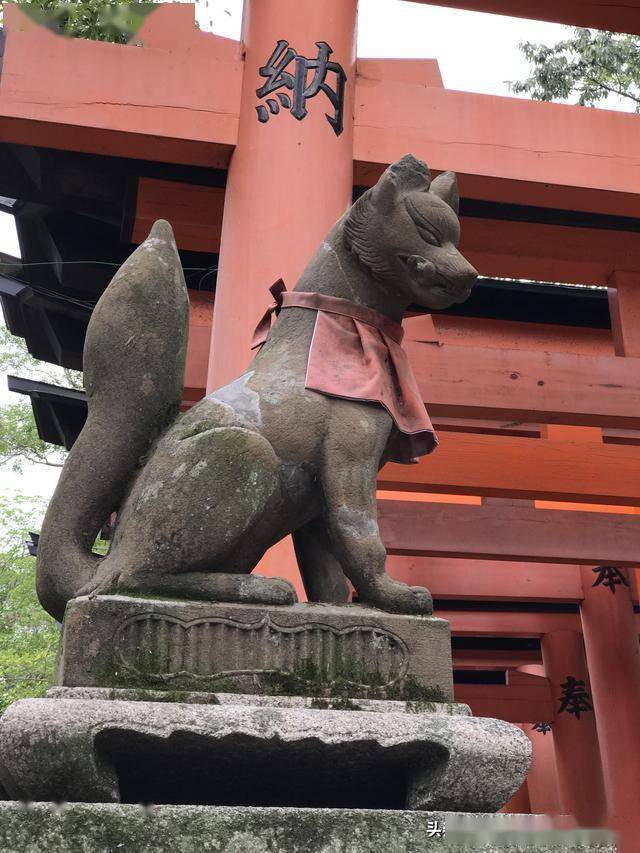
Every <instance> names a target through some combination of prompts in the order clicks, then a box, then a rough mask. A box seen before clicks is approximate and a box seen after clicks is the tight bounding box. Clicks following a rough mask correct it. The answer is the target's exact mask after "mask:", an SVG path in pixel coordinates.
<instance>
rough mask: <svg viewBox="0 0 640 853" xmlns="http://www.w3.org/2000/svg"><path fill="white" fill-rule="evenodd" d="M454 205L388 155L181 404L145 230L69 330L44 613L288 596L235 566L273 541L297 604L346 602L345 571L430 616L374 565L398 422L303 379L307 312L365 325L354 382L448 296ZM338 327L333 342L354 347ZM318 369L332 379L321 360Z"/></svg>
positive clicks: (181, 362) (364, 590) (171, 267)
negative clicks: (382, 484) (96, 597)
mask: <svg viewBox="0 0 640 853" xmlns="http://www.w3.org/2000/svg"><path fill="white" fill-rule="evenodd" d="M457 210H458V194H457V189H456V181H455V175H453V174H452V173H450V172H447V173H444V174H442V175H440V176H439V177H437V178H435V179H434V180H432V179H431V176H430V174H429V170H428V169H427V167H426V165H425V164H424V163H423V162H421V161H419V160H416V159H415V158H414V157H412V156H411V155H407V156H405V157H403V158H402V159H401V160H399V161H398V162H397V163H394V164H393V165H392V166H390V167H389V168H388V169H387V170H386V172H384V174H383V175H382V177H381V178H380V180H379V181H378V183H377V185H376V186H374V187H373V188H371V189H369V190H368V191H367V192H366V193H365V194H364V195H363V196H362V197H361V198H360V199H359V200H358V201H357V202H356V203H355V204H354V205H353V207H352V208H351V209H350V210H348V211H347V213H346V214H345V215H344V216H343V217H342V218H341V219H340V220H339V221H338V222H337V223H336V225H335V226H334V227H333V228H332V229H331V231H330V232H329V234H328V235H327V237H326V238H325V241H324V242H323V243H322V245H321V246H320V247H319V249H318V250H317V252H316V254H315V255H314V257H313V258H312V259H311V261H310V263H309V265H308V266H307V268H306V269H305V271H304V272H303V274H302V277H301V278H300V280H299V282H298V283H297V285H296V287H295V289H294V291H293V292H292V293H290V294H285V297H289V300H287V299H286V298H285V299H283V298H282V295H280V302H281V304H282V310H281V312H280V313H279V316H278V319H277V322H276V323H275V325H274V326H273V328H272V329H271V331H270V333H269V335H268V339H267V341H266V344H265V345H264V346H263V347H262V349H261V350H260V351H259V352H258V353H257V354H256V356H255V358H254V359H253V362H252V363H251V365H250V366H249V368H248V369H247V371H246V372H245V373H244V374H243V375H242V376H240V377H239V378H238V379H236V380H235V381H233V382H231V383H230V384H229V385H227V386H225V387H224V388H221V389H219V390H218V391H215V392H213V393H212V394H209V395H208V396H207V397H205V398H204V399H202V400H201V401H200V402H199V403H197V405H195V406H194V407H193V408H192V409H190V410H189V411H188V412H187V413H186V414H184V415H181V416H178V406H179V403H180V400H181V396H182V383H183V374H184V366H185V353H186V342H187V333H188V298H187V291H186V287H185V283H184V278H183V275H182V270H181V267H180V262H179V258H178V255H177V252H176V248H175V243H174V240H173V233H172V231H171V228H170V226H169V225H168V224H167V223H166V222H163V221H159V222H156V224H155V225H154V226H153V229H152V231H151V234H150V235H149V237H148V239H147V240H146V241H145V242H144V243H143V244H142V245H141V246H140V247H139V248H138V249H137V250H136V251H135V252H134V253H133V255H132V256H131V257H130V258H129V260H128V261H127V262H126V263H125V264H124V265H123V266H122V267H121V269H120V270H119V271H118V272H117V273H116V275H115V277H114V279H113V281H112V282H111V284H110V285H109V287H108V288H107V290H106V291H105V293H104V295H103V296H102V298H101V299H100V301H99V302H98V304H97V306H96V308H95V310H94V312H93V316H92V318H91V322H90V324H89V329H88V332H87V338H86V344H85V350H84V371H85V372H84V377H85V386H86V391H87V397H88V402H89V415H88V419H87V422H86V425H85V427H84V429H83V430H82V433H81V434H80V436H79V438H78V440H77V441H76V443H75V445H74V447H73V449H72V451H71V453H70V454H69V457H68V459H67V461H66V463H65V466H64V469H63V471H62V475H61V477H60V482H59V484H58V487H57V489H56V492H55V494H54V496H53V498H52V500H51V503H50V505H49V509H48V511H47V515H46V518H45V521H44V526H43V529H42V532H41V536H40V542H39V548H38V563H37V589H38V595H39V597H40V601H41V603H42V605H43V606H44V608H45V609H46V610H47V611H48V612H49V613H51V614H52V615H53V616H55V617H56V618H57V619H61V618H62V616H63V614H64V609H65V605H66V603H67V601H69V599H71V598H73V597H75V596H78V595H86V594H89V595H93V594H98V593H101V594H105V593H116V592H127V591H129V592H135V593H137V594H149V595H151V594H157V595H165V596H173V597H180V598H195V599H209V600H217V601H244V602H247V601H248V602H251V601H254V602H263V603H269V604H288V603H291V602H293V601H295V592H294V590H293V587H292V586H291V584H290V583H289V582H287V581H285V580H282V579H279V578H266V577H261V576H258V575H252V574H251V571H252V569H253V568H254V567H255V565H256V564H257V562H258V561H259V559H260V557H261V556H262V555H263V553H264V552H265V551H266V549H267V548H269V547H270V546H271V545H273V544H274V543H275V542H277V541H278V540H280V539H282V538H283V537H284V536H286V535H287V534H290V533H291V534H293V540H294V545H295V550H296V555H297V559H298V563H299V566H300V570H301V573H302V577H303V580H304V584H305V588H306V591H307V594H308V597H309V599H310V600H311V601H322V602H333V603H343V602H346V601H347V600H348V584H347V583H346V580H345V576H346V578H348V579H349V580H350V581H351V583H352V584H353V587H354V588H355V590H356V593H357V596H358V599H359V601H360V602H361V603H364V604H369V605H372V606H375V607H378V608H381V609H383V610H388V611H395V612H400V613H430V612H431V610H432V601H431V596H430V594H429V593H428V591H427V590H425V589H423V588H421V587H410V586H407V585H405V584H402V583H398V582H396V581H394V580H392V579H391V578H390V577H389V576H388V575H387V574H386V572H385V557H386V552H385V548H384V545H383V544H382V541H381V539H380V536H379V533H378V526H377V523H376V493H375V489H376V475H377V473H378V470H379V468H380V467H381V465H382V464H384V462H385V461H386V460H387V459H389V458H400V459H401V461H405V460H404V459H402V458H401V457H398V455H397V453H396V454H395V455H394V450H393V448H394V447H396V448H397V446H398V445H397V439H398V435H399V433H398V426H397V423H398V420H397V419H396V420H394V418H393V417H392V414H393V412H392V411H391V407H390V405H386V404H384V400H383V399H382V397H380V396H376V394H377V391H375V390H374V393H372V396H370V397H367V395H366V394H365V395H364V396H363V395H360V397H359V398H358V399H350V397H352V396H357V395H351V394H350V391H349V387H348V386H349V377H350V375H351V374H350V366H349V364H346V363H345V365H344V368H345V374H344V381H343V386H344V388H345V390H344V395H343V396H331V394H330V393H322V392H320V391H318V390H313V389H312V388H310V387H309V382H308V373H309V372H310V369H311V363H310V348H311V347H312V339H313V338H314V330H316V319H317V318H318V316H319V315H325V314H326V316H327V317H329V318H333V319H334V320H335V319H336V317H338V318H339V319H340V318H341V321H343V322H346V323H347V324H349V323H351V324H352V326H353V328H352V329H351V332H350V334H351V333H352V332H353V330H354V329H355V328H356V327H357V328H360V329H366V334H365V333H364V332H363V335H365V337H366V335H368V336H369V338H370V341H369V339H367V340H368V342H366V343H365V356H366V357H364V358H361V359H360V363H359V364H354V365H352V366H353V371H355V374H356V375H357V374H358V371H361V370H362V369H363V363H364V362H365V361H370V360H371V359H370V356H371V354H372V353H373V352H374V350H376V348H377V355H376V357H377V358H378V362H376V363H377V364H379V365H383V366H385V365H388V362H389V355H390V354H391V355H392V356H393V352H392V350H393V349H394V348H395V350H396V353H395V355H396V356H397V357H398V358H399V357H400V355H404V354H403V353H400V354H398V352H397V350H399V349H400V347H399V345H398V337H396V338H395V339H394V341H391V340H390V339H391V338H393V337H394V335H395V334H396V332H397V331H398V330H399V329H400V327H399V325H398V324H399V323H400V321H401V319H402V316H403V313H404V311H405V310H406V308H407V307H408V306H409V305H410V304H419V305H422V306H425V307H427V308H434V309H435V308H445V307H447V306H449V305H451V304H453V303H457V302H462V301H463V300H464V299H466V298H467V296H468V295H469V293H470V291H471V288H472V286H473V284H474V282H475V279H476V275H477V274H476V271H475V270H474V269H473V267H472V266H471V265H470V264H469V263H468V262H467V261H466V260H465V258H464V257H463V256H462V255H461V254H460V252H459V251H458V249H457V248H456V247H457V244H458V240H459V236H460V228H459V223H458V217H457ZM276 295H277V294H276ZM303 297H304V299H303ZM296 300H298V304H296ZM305 300H306V302H305ZM314 300H315V301H314ZM300 302H302V303H304V304H299V303H300ZM312 305H316V306H317V307H318V310H314V309H313V308H312V307H311V306H312ZM327 306H329V307H328V308H327ZM336 306H337V307H336ZM341 306H342V307H341ZM325 309H326V311H325ZM327 312H328V313H327ZM331 312H333V313H331ZM341 312H342V314H341ZM345 317H346V320H345V319H344V318H345ZM353 317H357V318H358V319H356V320H354V319H352V318H353ZM328 328H329V327H328ZM347 331H349V330H347ZM318 334H319V333H318ZM340 334H341V333H340V329H339V330H338V335H339V336H338V338H337V341H338V349H340V344H341V341H342V337H340ZM400 335H401V331H400ZM376 336H377V337H376ZM343 337H344V341H345V346H346V344H347V343H348V341H351V340H354V338H353V335H351V337H349V335H348V334H347V332H345V334H344V336H343ZM356 337H357V336H356ZM318 339H319V338H318ZM385 341H387V343H388V344H389V346H388V347H386V345H385V344H384V342H385ZM347 349H348V347H347ZM334 350H335V348H334ZM380 353H382V354H380ZM327 370H328V372H329V373H331V371H333V372H334V373H335V371H336V370H337V371H338V376H337V380H338V381H340V353H338V354H336V352H335V351H334V352H333V360H332V362H331V363H330V364H328V365H327ZM315 372H316V374H318V373H320V374H322V373H323V365H322V364H320V368H319V369H318V365H317V364H316V367H315ZM400 372H402V365H400ZM375 378H376V377H375V370H374V380H375ZM400 378H401V377H400ZM410 379H411V381H413V382H414V385H413V386H412V387H413V388H415V381H414V380H413V379H412V377H410ZM383 380H384V377H382V379H381V383H382V384H384V381H383ZM397 381H398V377H397V376H396V377H395V378H394V380H393V382H392V383H391V385H394V383H395V385H397ZM373 384H374V385H375V381H374V382H373ZM409 384H411V383H409ZM395 385H394V387H395ZM396 390H397V388H396ZM367 400H369V401H367ZM381 402H382V403H383V404H381ZM404 402H406V401H403V400H402V399H400V402H399V404H398V405H399V408H402V407H403V405H404ZM413 402H415V401H413ZM411 403H412V401H411V400H409V401H408V404H411ZM420 406H422V403H421V401H420ZM409 409H410V405H409ZM422 409H423V412H424V407H423V406H422ZM424 417H425V418H426V412H424ZM427 423H428V419H427ZM405 437H406V436H405ZM431 438H432V437H431ZM434 443H435V441H434V440H433V438H432V441H431V446H430V447H429V448H428V449H431V448H432V447H433V445H434ZM419 452H421V453H424V452H427V450H425V449H421V450H419ZM406 461H409V460H408V459H407V460H406ZM113 511H117V524H116V528H115V532H114V535H113V539H112V542H111V547H110V550H109V553H108V554H107V555H106V556H104V557H99V556H97V555H95V554H93V553H92V543H93V542H94V540H95V537H96V535H97V533H98V531H99V529H100V527H101V525H102V524H103V523H104V521H105V519H106V518H107V517H108V516H109V514H110V513H111V512H113Z"/></svg>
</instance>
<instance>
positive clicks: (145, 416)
mask: <svg viewBox="0 0 640 853" xmlns="http://www.w3.org/2000/svg"><path fill="white" fill-rule="evenodd" d="M188 324H189V299H188V295H187V289H186V285H185V281H184V276H183V273H182V267H181V265H180V259H179V257H178V252H177V250H176V244H175V241H174V238H173V231H172V229H171V226H170V225H169V223H168V222H165V221H163V220H159V221H158V222H156V223H155V225H154V226H153V228H152V229H151V233H150V234H149V236H148V238H147V239H146V240H145V242H144V243H142V245H141V246H139V247H138V249H136V251H135V252H134V253H133V254H132V255H131V257H130V258H129V259H128V260H127V261H126V262H125V263H124V264H123V265H122V266H121V267H120V269H119V270H118V272H117V273H116V274H115V276H114V278H113V279H112V281H111V283H110V284H109V286H108V288H107V289H106V290H105V292H104V294H103V295H102V297H101V298H100V300H99V302H98V304H97V305H96V307H95V309H94V311H93V314H92V316H91V321H90V323H89V327H88V330H87V337H86V341H85V346H84V355H83V369H84V384H85V389H86V392H87V400H88V405H89V414H88V417H87V421H86V424H85V426H84V428H83V430H82V432H81V433H80V435H79V436H78V439H77V441H76V442H75V444H74V446H73V448H72V449H71V452H70V453H69V456H68V458H67V460H66V462H65V465H64V468H63V470H62V473H61V476H60V480H59V482H58V486H57V488H56V490H55V493H54V495H53V497H52V499H51V502H50V504H49V508H48V510H47V513H46V516H45V519H44V523H43V527H42V531H41V535H40V541H39V543H38V561H37V591H38V597H39V599H40V602H41V604H42V606H43V607H44V609H45V610H47V611H48V612H49V613H50V614H51V615H52V616H54V617H55V618H56V619H58V620H61V619H62V617H63V615H64V609H65V606H66V604H67V602H68V601H69V599H70V598H73V596H74V595H75V594H76V593H77V591H78V590H79V589H80V588H81V587H82V586H84V585H85V584H86V583H87V582H88V581H89V580H90V579H91V576H92V575H93V573H94V572H95V571H96V569H97V563H98V561H99V560H100V557H97V556H96V555H95V554H93V553H92V546H93V543H94V541H95V538H96V536H97V534H98V532H99V530H100V528H101V527H102V525H103V524H104V522H105V521H106V520H107V518H108V517H109V514H110V513H111V512H113V511H116V510H117V509H118V508H119V506H120V504H121V502H122V499H123V496H124V495H125V493H126V491H127V488H128V486H129V485H130V483H131V480H132V478H133V476H134V474H135V472H136V469H137V468H138V467H139V466H140V464H141V461H142V458H143V457H144V455H145V454H146V453H147V451H148V450H149V447H150V445H151V443H152V442H153V440H154V439H155V438H156V437H157V436H158V435H159V434H160V433H161V432H162V431H163V430H164V429H166V427H167V426H168V425H169V423H171V422H172V421H173V420H174V419H175V417H176V415H177V413H178V408H179V405H180V401H181V399H182V390H183V380H184V369H185V362H186V350H187V337H188Z"/></svg>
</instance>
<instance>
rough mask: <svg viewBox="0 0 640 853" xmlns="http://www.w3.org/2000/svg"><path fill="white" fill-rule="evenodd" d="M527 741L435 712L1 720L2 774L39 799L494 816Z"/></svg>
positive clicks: (108, 710)
mask: <svg viewBox="0 0 640 853" xmlns="http://www.w3.org/2000/svg"><path fill="white" fill-rule="evenodd" d="M530 754H531V745H530V742H529V740H528V738H527V737H526V736H525V735H524V734H523V733H522V732H521V731H520V730H519V729H517V728H516V727H515V726H511V725H509V724H507V723H504V722H502V721H499V720H484V719H474V718H473V717H462V716H445V715H437V714H410V713H388V712H387V713H385V712H380V713H369V712H366V711H348V710H342V711H337V710H315V709H314V710H310V709H306V708H304V709H303V708H286V709H283V708H261V707H250V706H240V705H232V706H222V705H220V706H217V705H188V704H177V703H175V704H174V703H159V702H119V701H113V700H112V701H99V700H87V701H82V700H75V701H74V700H64V699H25V700H22V701H20V702H16V703H15V704H14V705H12V706H11V707H10V708H9V709H8V710H7V711H6V712H5V714H4V715H3V717H2V719H1V720H0V781H1V782H2V783H3V784H4V786H5V788H6V789H7V792H8V794H9V796H11V797H14V798H20V799H22V798H28V799H32V800H38V801H47V800H56V799H63V800H69V801H76V802H117V801H119V800H121V801H123V802H156V803H184V804H207V805H255V806H264V805H282V806H298V807H304V806H310V807H329V808H330V807H346V808H409V809H427V808H430V809H447V810H453V811H472V812H480V811H485V812H488V811H497V809H499V808H500V807H501V806H502V805H504V803H505V802H506V801H507V800H508V799H509V798H510V797H511V796H512V794H513V793H515V791H516V790H517V789H518V788H519V787H520V785H521V783H522V781H523V780H524V778H525V775H526V772H527V770H528V767H529V762H530Z"/></svg>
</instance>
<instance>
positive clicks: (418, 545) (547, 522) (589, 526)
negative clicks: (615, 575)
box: [378, 439, 640, 567]
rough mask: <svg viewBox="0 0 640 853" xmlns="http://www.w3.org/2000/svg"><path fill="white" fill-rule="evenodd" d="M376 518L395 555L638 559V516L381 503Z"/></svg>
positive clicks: (583, 561) (604, 560)
mask: <svg viewBox="0 0 640 853" xmlns="http://www.w3.org/2000/svg"><path fill="white" fill-rule="evenodd" d="M526 440H531V441H533V440H534V439H526ZM378 521H379V525H380V531H381V535H382V539H383V541H384V543H385V546H386V547H387V550H388V551H389V553H391V554H404V555H426V556H438V557H458V558H472V559H487V560H508V561H527V562H535V563H569V564H574V565H575V564H586V565H593V566H595V565H598V564H600V563H604V564H607V565H622V566H630V567H635V566H637V565H639V564H640V517H638V516H636V515H614V514H609V513H601V512H572V511H563V510H551V509H528V508H526V507H517V506H516V507H514V506H504V507H501V506H496V505H488V506H484V505H483V506H457V505H455V504H437V503H427V502H418V501H395V500H382V501H378Z"/></svg>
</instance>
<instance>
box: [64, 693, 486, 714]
mask: <svg viewBox="0 0 640 853" xmlns="http://www.w3.org/2000/svg"><path fill="white" fill-rule="evenodd" d="M47 697H48V698H49V699H103V700H104V699H118V700H120V701H122V702H181V703H187V704H188V705H252V706H253V707H259V708H312V709H324V710H334V711H340V710H350V711H371V712H374V713H375V712H379V711H391V712H393V713H397V714H401V713H402V712H403V711H404V712H407V713H409V714H454V715H456V716H461V717H470V716H471V708H470V707H469V706H468V705H464V704H463V703H462V702H428V701H421V700H412V699H407V700H394V699H353V698H352V697H350V696H334V697H323V696H257V695H255V694H252V693H202V692H196V691H190V690H179V691H176V690H173V691H171V690H147V689H145V688H136V687H51V688H50V689H49V690H48V691H47Z"/></svg>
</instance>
